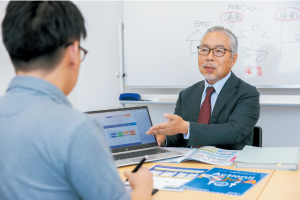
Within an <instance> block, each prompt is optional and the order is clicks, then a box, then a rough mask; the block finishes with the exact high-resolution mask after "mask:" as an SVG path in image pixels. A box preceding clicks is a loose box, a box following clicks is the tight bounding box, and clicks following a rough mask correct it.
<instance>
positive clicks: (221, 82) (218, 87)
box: [183, 72, 231, 140]
mask: <svg viewBox="0 0 300 200" xmlns="http://www.w3.org/2000/svg"><path fill="white" fill-rule="evenodd" d="M230 76H231V72H229V74H227V76H225V77H224V78H223V79H221V80H219V81H217V82H216V83H215V84H213V85H210V84H209V83H208V82H207V81H206V80H205V81H204V84H205V86H204V90H203V93H202V99H201V103H200V108H201V105H202V103H203V101H204V99H205V97H206V89H207V87H214V88H215V92H214V93H213V94H212V95H211V97H210V102H211V113H212V112H213V110H214V107H215V104H216V101H217V99H218V96H219V94H220V92H221V90H222V88H223V86H224V85H225V83H226V81H227V80H228V79H229V77H230ZM183 137H184V139H186V140H188V139H189V138H190V123H189V129H188V134H186V135H185V134H183Z"/></svg>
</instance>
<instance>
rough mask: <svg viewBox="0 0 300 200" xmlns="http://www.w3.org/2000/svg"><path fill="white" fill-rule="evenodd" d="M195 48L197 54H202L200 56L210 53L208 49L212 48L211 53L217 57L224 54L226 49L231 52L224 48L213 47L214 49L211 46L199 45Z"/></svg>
mask: <svg viewBox="0 0 300 200" xmlns="http://www.w3.org/2000/svg"><path fill="white" fill-rule="evenodd" d="M197 48H198V53H199V55H202V56H207V55H208V54H209V53H210V50H212V52H213V54H214V55H215V56H217V57H222V56H224V54H225V52H226V50H227V51H230V52H231V53H232V51H231V50H229V49H225V48H214V49H211V48H208V47H201V46H198V47H197Z"/></svg>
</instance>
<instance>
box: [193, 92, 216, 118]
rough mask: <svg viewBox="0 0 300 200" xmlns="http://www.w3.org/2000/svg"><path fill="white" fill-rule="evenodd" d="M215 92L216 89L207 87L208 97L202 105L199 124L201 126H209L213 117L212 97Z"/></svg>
mask: <svg viewBox="0 0 300 200" xmlns="http://www.w3.org/2000/svg"><path fill="white" fill-rule="evenodd" d="M214 92H215V88H214V87H207V89H206V97H205V99H204V101H203V103H202V105H201V108H200V112H199V115H198V120H197V123H199V124H209V120H210V115H211V95H212V94H213V93H214Z"/></svg>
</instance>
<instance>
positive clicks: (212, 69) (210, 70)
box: [204, 66, 216, 72]
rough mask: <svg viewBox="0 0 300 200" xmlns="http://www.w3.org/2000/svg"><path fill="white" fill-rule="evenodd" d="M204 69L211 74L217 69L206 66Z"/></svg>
mask: <svg viewBox="0 0 300 200" xmlns="http://www.w3.org/2000/svg"><path fill="white" fill-rule="evenodd" d="M204 68H205V69H206V70H207V71H209V72H212V71H214V70H215V69H216V68H215V67H212V66H205V67H204Z"/></svg>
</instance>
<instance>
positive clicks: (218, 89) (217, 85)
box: [203, 71, 231, 95]
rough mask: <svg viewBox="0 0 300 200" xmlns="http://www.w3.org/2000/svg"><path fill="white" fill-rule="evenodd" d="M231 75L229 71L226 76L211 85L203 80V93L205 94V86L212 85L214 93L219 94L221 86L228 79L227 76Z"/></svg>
mask: <svg viewBox="0 0 300 200" xmlns="http://www.w3.org/2000/svg"><path fill="white" fill-rule="evenodd" d="M230 76H231V71H230V72H229V73H228V74H227V76H225V77H224V78H223V79H221V80H219V81H217V82H216V83H215V84H213V85H210V84H209V83H208V82H207V81H206V80H205V81H204V83H205V87H204V91H205V92H204V94H203V95H205V94H206V88H207V87H214V88H215V91H216V93H217V94H218V95H219V94H220V92H221V90H222V88H223V86H224V85H225V83H226V81H227V80H228V79H229V77H230Z"/></svg>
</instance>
